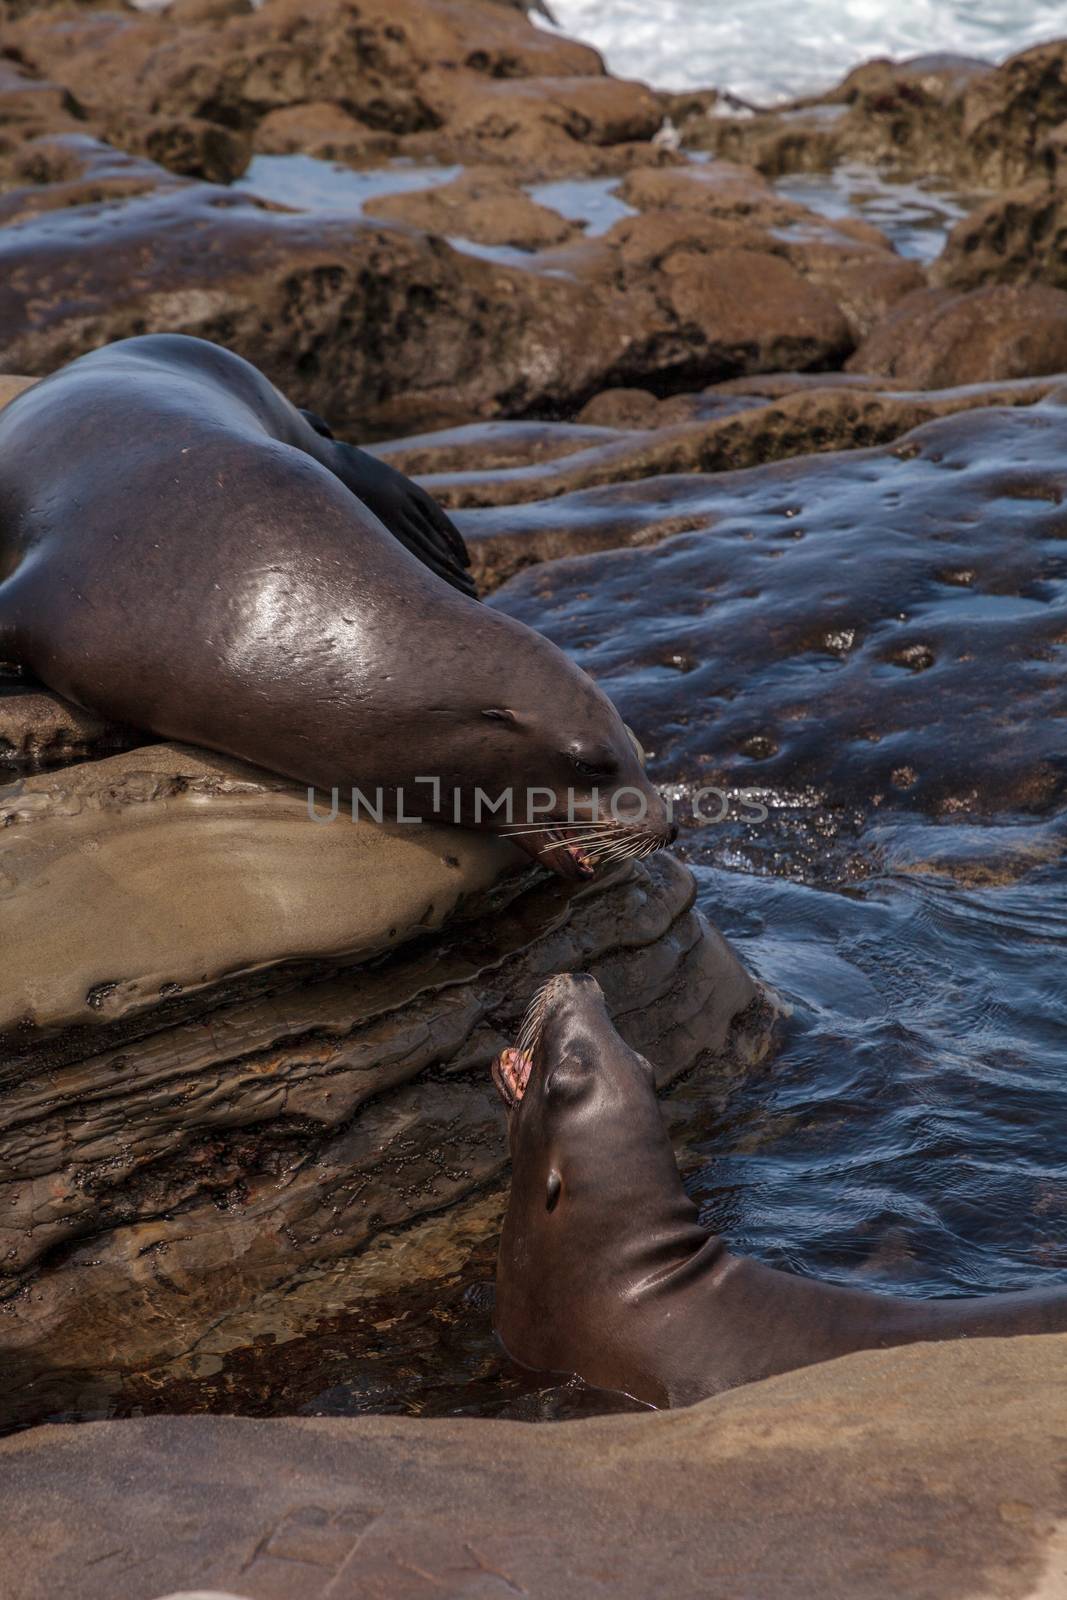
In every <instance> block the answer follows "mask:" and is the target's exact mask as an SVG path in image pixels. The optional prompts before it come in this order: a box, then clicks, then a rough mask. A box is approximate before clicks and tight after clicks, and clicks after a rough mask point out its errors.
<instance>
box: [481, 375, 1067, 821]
mask: <svg viewBox="0 0 1067 1600" xmlns="http://www.w3.org/2000/svg"><path fill="white" fill-rule="evenodd" d="M1064 394H1065V391H1064V388H1063V386H1062V384H1060V385H1059V386H1058V387H1057V388H1055V390H1054V392H1053V393H1052V394H1050V395H1049V397H1048V399H1046V400H1045V401H1043V402H1042V403H1040V404H1038V405H1032V406H1023V407H1019V408H1017V409H1012V410H1007V409H999V408H998V409H989V410H987V409H982V410H977V411H966V412H962V413H960V414H958V415H956V416H952V417H946V418H943V419H941V420H938V421H934V422H929V423H927V424H925V425H924V426H923V427H921V428H918V429H917V430H915V431H914V432H913V433H910V434H907V435H905V436H904V437H903V438H900V439H898V440H897V441H896V443H894V444H891V445H886V446H882V447H881V448H879V449H870V450H850V451H847V452H845V453H841V454H837V455H834V454H826V455H817V456H807V457H799V458H796V459H793V460H789V461H783V462H778V463H776V464H774V465H769V466H763V467H753V468H750V469H748V470H747V471H742V472H734V473H719V474H717V475H714V476H710V477H704V478H701V477H698V476H692V475H687V476H676V477H660V478H655V479H650V480H646V481H645V482H640V483H634V484H629V485H617V486H614V487H610V488H608V487H605V488H598V489H591V490H586V491H584V492H583V493H580V494H574V495H568V496H564V497H563V498H561V499H554V500H549V501H544V502H541V503H540V504H537V505H531V506H526V507H510V508H508V510H507V511H506V512H505V511H495V510H487V511H482V512H467V513H463V514H462V515H461V516H460V518H459V521H460V524H461V526H462V528H463V531H464V533H465V535H466V537H467V538H468V540H469V541H470V542H471V543H472V544H473V545H474V546H475V547H477V546H478V543H479V540H480V539H481V538H483V537H484V538H485V539H486V540H487V541H488V542H489V543H490V546H492V544H493V543H494V542H496V541H501V542H502V543H503V544H504V547H505V549H506V548H507V545H508V543H509V542H510V543H511V544H512V545H513V548H512V550H511V551H510V552H509V556H510V559H511V560H514V561H521V560H522V541H523V540H524V539H526V540H527V541H529V543H530V545H531V547H532V554H531V556H530V557H528V559H532V560H536V559H537V557H538V554H539V553H540V552H541V550H543V549H544V548H545V547H546V545H547V547H548V553H551V554H567V553H571V552H573V551H576V550H581V549H583V548H584V549H586V550H589V549H591V548H594V547H599V548H600V549H604V548H607V547H610V546H615V547H619V546H622V545H624V544H626V543H629V542H632V543H634V544H635V545H637V546H641V547H637V548H630V549H621V548H616V549H615V553H614V554H613V555H612V556H611V558H610V560H605V559H604V558H603V556H599V555H582V556H574V557H573V558H572V559H571V560H568V561H565V562H552V561H549V562H548V563H547V564H545V565H540V566H532V567H530V569H529V570H528V571H526V572H524V573H522V574H520V576H518V577H516V578H514V579H512V581H511V582H510V583H508V584H506V585H505V586H504V588H502V589H500V590H498V591H497V593H496V594H495V595H494V596H493V600H492V603H493V604H494V605H498V606H499V607H500V608H501V609H502V610H504V611H506V612H507V613H508V614H509V615H511V616H515V617H517V618H519V619H520V620H523V621H527V622H536V625H537V626H538V628H539V629H540V630H541V631H542V632H544V633H546V634H548V636H549V637H550V638H552V639H553V640H554V641H555V642H556V643H557V644H559V645H561V646H562V647H563V648H570V649H572V650H575V651H580V652H581V655H580V659H581V661H582V665H583V666H584V667H585V668H586V670H587V671H589V672H590V673H591V674H592V675H593V676H594V677H596V678H597V680H598V681H599V682H600V683H601V685H602V687H603V688H604V689H605V690H606V692H607V693H609V694H610V695H612V697H613V698H614V699H615V701H616V703H617V704H618V705H619V708H620V711H621V712H622V714H623V716H624V717H625V719H626V721H627V722H628V724H629V725H630V726H631V727H633V729H634V730H635V732H636V734H637V736H638V738H639V739H640V740H641V742H642V744H643V745H644V747H645V749H646V751H647V752H649V763H650V772H651V774H652V776H653V777H654V779H655V780H656V781H657V782H659V783H663V784H669V785H671V786H673V788H674V790H675V792H677V793H682V792H688V791H689V789H690V788H691V787H692V786H693V785H697V784H700V783H705V784H714V785H718V786H719V787H720V788H723V789H726V790H730V791H738V790H746V789H747V790H756V791H758V792H764V793H767V792H769V793H771V794H780V793H782V792H790V793H793V794H798V793H806V794H808V795H810V796H812V797H815V796H819V795H822V796H826V797H828V803H831V804H833V805H837V806H858V807H861V808H863V810H864V811H865V812H867V813H869V812H870V810H871V808H875V807H879V806H889V805H891V804H892V805H893V806H896V807H898V808H900V807H904V808H906V809H908V810H914V809H922V810H925V811H928V812H930V813H932V814H934V815H939V816H948V815H975V816H981V815H989V814H994V813H998V812H1002V811H1008V810H1017V811H1027V812H1032V813H1035V814H1041V813H1043V812H1045V811H1046V810H1047V809H1048V808H1050V807H1051V806H1053V805H1054V804H1056V803H1057V802H1058V801H1062V797H1063V795H1064V793H1065V777H1067V774H1065V771H1064V766H1063V760H1062V748H1061V746H1062V739H1061V735H1060V732H1059V724H1060V721H1061V719H1060V716H1059V709H1058V708H1059V707H1060V705H1061V702H1062V697H1063V693H1064V686H1065V685H1064V660H1063V650H1062V647H1061V641H1062V638H1063V635H1064V630H1065V628H1067V599H1065V596H1064V592H1063V585H1062V583H1061V582H1060V575H1061V573H1060V563H1061V557H1060V555H1059V554H1058V552H1059V551H1060V549H1061V548H1062V541H1063V538H1064V536H1065V535H1067V513H1065V511H1064V508H1063V504H1062V502H1063V498H1064V489H1063V463H1064V460H1065V459H1067V407H1065V406H1064V404H1063V400H1064ZM747 415H748V414H746V415H743V416H742V417H741V418H740V419H738V420H739V421H740V422H744V421H746V420H747ZM753 415H756V416H758V415H759V413H753ZM573 459H574V458H573V457H572V458H571V460H572V461H573ZM553 540H555V544H554V545H553V544H552V543H551V541H553ZM515 546H517V547H518V548H517V550H516V549H515V548H514V547H515ZM491 558H492V557H491V551H490V552H487V554H486V556H484V557H481V558H480V559H481V560H483V561H488V560H491ZM812 803H814V799H813V800H812ZM699 820H700V819H699V818H696V819H695V822H696V823H697V824H699ZM712 832H714V830H712Z"/></svg>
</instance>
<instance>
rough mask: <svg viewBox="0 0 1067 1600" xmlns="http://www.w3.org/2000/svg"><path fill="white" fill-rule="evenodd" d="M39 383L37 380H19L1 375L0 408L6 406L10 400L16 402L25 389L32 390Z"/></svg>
mask: <svg viewBox="0 0 1067 1600" xmlns="http://www.w3.org/2000/svg"><path fill="white" fill-rule="evenodd" d="M36 382H37V379H36V378H17V377H15V376H13V375H12V376H7V375H6V374H0V406H6V405H7V403H8V401H9V400H14V398H15V396H16V395H17V394H21V393H22V391H23V389H29V388H32V386H33V385H34V384H35V383H36Z"/></svg>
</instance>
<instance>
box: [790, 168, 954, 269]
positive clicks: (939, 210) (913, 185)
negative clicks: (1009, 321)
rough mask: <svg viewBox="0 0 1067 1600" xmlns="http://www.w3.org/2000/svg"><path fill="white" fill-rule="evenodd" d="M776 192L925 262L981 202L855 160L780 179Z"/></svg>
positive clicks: (927, 181) (932, 181)
mask: <svg viewBox="0 0 1067 1600" xmlns="http://www.w3.org/2000/svg"><path fill="white" fill-rule="evenodd" d="M774 187H775V189H776V190H777V192H778V193H779V194H780V195H781V196H782V197H783V198H784V199H786V200H795V201H796V202H797V203H798V204H799V205H802V206H808V207H809V208H810V209H811V210H812V211H817V212H818V213H819V215H820V216H824V217H827V218H829V219H830V220H831V221H835V222H836V221H838V220H840V219H843V218H846V217H858V218H860V219H861V220H862V221H864V222H870V223H872V224H873V225H874V227H876V228H881V230H882V232H883V233H884V234H885V235H886V236H887V238H888V239H889V240H890V242H891V244H892V245H893V246H894V248H895V249H896V251H897V252H898V254H900V255H902V256H908V257H910V258H912V259H913V260H916V261H922V262H924V263H929V262H931V261H933V260H935V258H936V257H937V256H939V255H940V254H941V251H942V250H943V249H944V245H945V240H946V238H947V237H948V235H949V233H950V232H951V230H952V229H953V228H954V227H955V225H956V223H957V222H959V221H960V220H961V218H963V217H965V216H967V214H968V212H970V211H971V210H973V208H974V207H975V205H977V204H978V203H979V201H980V200H981V199H982V198H983V196H981V195H977V194H975V195H961V194H959V193H958V192H957V191H956V190H954V189H951V188H949V187H948V186H947V185H945V184H943V183H938V182H937V180H936V179H925V180H918V181H913V180H904V179H899V180H897V179H893V178H891V177H888V176H886V175H884V174H882V173H880V172H878V171H876V170H875V169H874V168H873V167H868V166H865V165H863V164H861V163H859V162H849V161H846V162H842V163H841V165H840V166H837V167H835V168H834V170H833V171H832V172H796V173H791V174H790V175H789V176H788V177H784V178H779V179H778V180H777V181H776V182H775V184H774Z"/></svg>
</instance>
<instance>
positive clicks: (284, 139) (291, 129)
mask: <svg viewBox="0 0 1067 1600" xmlns="http://www.w3.org/2000/svg"><path fill="white" fill-rule="evenodd" d="M253 137H254V140H255V147H256V149H257V151H261V152H262V153H263V154H264V155H292V154H294V153H295V152H297V151H300V152H302V153H304V154H305V155H309V156H316V157H317V158H318V159H319V160H322V161H346V162H349V163H350V164H351V165H353V166H362V165H364V164H365V163H366V164H370V165H373V163H374V161H375V160H387V159H388V158H389V157H390V156H393V155H395V154H396V152H397V150H398V149H399V141H398V140H397V139H396V137H395V136H394V135H393V134H389V133H381V132H376V131H374V130H373V129H371V128H368V127H366V126H365V125H364V124H363V123H362V122H357V121H356V119H355V117H353V116H350V115H349V113H348V112H347V111H345V109H344V108H343V106H339V105H334V104H333V103H332V102H331V101H329V100H313V101H311V102H309V103H303V104H301V105H295V106H282V107H281V108H280V109H279V110H277V111H269V112H268V113H267V115H266V116H265V117H262V118H261V119H260V121H259V122H258V123H257V125H256V128H255V133H254V135H253Z"/></svg>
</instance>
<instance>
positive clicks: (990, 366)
mask: <svg viewBox="0 0 1067 1600" xmlns="http://www.w3.org/2000/svg"><path fill="white" fill-rule="evenodd" d="M847 365H848V368H849V370H850V371H856V372H867V373H874V374H877V375H879V376H883V377H887V378H900V379H903V380H906V381H907V382H909V383H914V384H916V385H917V386H918V387H920V388H929V389H941V388H949V387H951V386H953V385H956V384H972V383H989V382H991V381H993V380H996V379H1005V378H1020V377H1023V376H1024V375H1026V376H1029V375H1035V376H1036V375H1038V374H1041V373H1056V372H1067V293H1065V292H1064V291H1063V290H1062V289H1049V288H1046V287H1044V286H1043V285H1039V284H1033V285H1025V286H1015V285H1011V286H1008V285H1003V286H1001V287H999V288H990V289H976V290H973V291H972V292H971V293H969V294H953V293H952V292H951V291H950V290H947V289H920V290H919V291H918V292H917V293H915V294H912V295H908V297H907V298H906V299H904V300H902V301H899V302H898V304H897V305H896V306H895V307H894V308H893V310H892V311H891V312H890V314H889V316H888V317H887V319H886V321H885V322H883V323H882V324H881V326H880V327H878V328H877V329H876V330H875V332H874V333H873V334H872V335H871V337H870V338H869V339H867V340H866V341H865V343H863V344H862V345H861V346H860V347H859V349H858V350H857V351H856V352H855V354H854V355H853V356H851V358H850V359H849V361H848V363H847Z"/></svg>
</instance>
